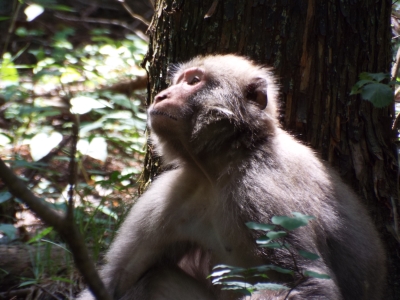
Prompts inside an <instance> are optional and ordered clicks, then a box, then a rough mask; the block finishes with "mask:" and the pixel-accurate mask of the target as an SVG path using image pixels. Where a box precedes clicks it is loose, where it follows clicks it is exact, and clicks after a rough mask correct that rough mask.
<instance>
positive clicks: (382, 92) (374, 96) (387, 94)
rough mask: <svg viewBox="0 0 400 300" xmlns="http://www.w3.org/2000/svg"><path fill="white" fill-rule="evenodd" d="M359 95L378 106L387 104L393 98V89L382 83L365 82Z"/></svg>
mask: <svg viewBox="0 0 400 300" xmlns="http://www.w3.org/2000/svg"><path fill="white" fill-rule="evenodd" d="M361 97H362V98H363V99H364V100H367V101H370V102H372V104H373V105H374V106H375V107H378V108H382V107H385V106H388V105H389V104H390V103H392V102H393V99H394V96H393V90H392V89H391V88H390V87H389V86H388V85H386V84H383V83H371V84H367V85H366V86H364V87H363V88H362V89H361Z"/></svg>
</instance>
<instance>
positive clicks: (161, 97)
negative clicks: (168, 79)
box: [154, 92, 168, 103]
mask: <svg viewBox="0 0 400 300" xmlns="http://www.w3.org/2000/svg"><path fill="white" fill-rule="evenodd" d="M167 98H168V93H166V92H161V93H158V94H157V95H156V97H155V98H154V103H157V102H161V101H163V100H165V99H167Z"/></svg>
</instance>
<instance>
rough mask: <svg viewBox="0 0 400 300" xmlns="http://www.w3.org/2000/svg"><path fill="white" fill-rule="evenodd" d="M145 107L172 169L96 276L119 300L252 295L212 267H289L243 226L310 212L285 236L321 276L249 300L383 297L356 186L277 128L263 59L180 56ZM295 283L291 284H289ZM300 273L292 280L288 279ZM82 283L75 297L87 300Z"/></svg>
mask: <svg viewBox="0 0 400 300" xmlns="http://www.w3.org/2000/svg"><path fill="white" fill-rule="evenodd" d="M171 78H172V81H171V86H170V87H169V88H167V89H166V90H164V91H162V92H160V93H159V94H158V95H157V96H156V97H155V99H154V103H153V104H152V105H151V106H150V108H149V111H148V116H149V127H150V129H151V139H152V143H153V145H154V146H155V147H156V150H157V151H158V153H159V154H160V155H161V156H162V158H163V163H164V164H165V165H168V166H170V167H169V168H168V169H169V171H166V172H164V173H163V174H162V175H160V176H158V178H156V180H155V181H154V182H153V183H152V184H151V186H150V188H149V189H148V190H147V191H146V192H145V193H144V194H143V196H142V197H141V198H140V199H139V200H138V202H137V203H136V204H135V205H134V206H133V208H132V210H131V212H130V213H129V215H128V217H127V218H126V220H125V222H124V223H123V225H122V227H121V229H120V231H119V233H118V235H117V237H116V239H115V241H114V242H113V244H112V245H111V248H110V250H109V252H108V254H107V256H106V264H105V266H104V267H103V268H102V270H101V277H102V279H103V280H104V282H105V284H106V287H107V288H108V290H109V291H110V293H111V295H112V297H113V298H114V299H140V300H146V299H148V300H155V299H162V300H166V299H171V300H191V299H208V300H209V299H220V300H223V299H229V300H230V299H249V297H247V298H246V296H243V295H241V294H237V293H234V292H232V291H225V290H221V288H220V287H218V286H213V285H212V284H211V281H210V279H207V276H208V275H209V274H210V273H211V269H212V267H213V266H215V265H218V264H226V265H232V266H237V267H244V268H247V267H254V266H260V265H263V264H274V265H278V266H281V267H284V268H287V269H294V263H293V257H291V255H290V254H289V253H288V252H287V251H284V250H283V249H276V250H271V249H269V250H266V248H260V247H258V246H257V244H256V242H255V240H256V238H257V237H259V236H260V235H261V233H260V232H257V231H254V230H250V229H248V228H247V227H246V225H245V223H246V222H249V221H252V222H258V223H271V217H273V216H291V213H292V212H300V213H302V214H305V215H311V216H314V217H315V219H314V220H312V221H310V223H309V225H308V226H305V227H301V228H298V229H296V230H294V231H292V232H290V233H289V236H288V237H287V240H288V242H289V243H290V245H292V246H293V247H295V248H297V249H302V250H305V251H308V252H312V253H315V254H317V255H319V257H320V259H317V260H309V259H305V258H302V257H300V256H299V257H295V260H296V265H297V268H299V269H300V270H311V271H314V272H318V273H322V274H327V275H329V276H330V278H331V279H318V278H313V277H304V278H293V277H291V279H290V280H288V278H287V277H284V276H282V275H280V274H274V273H273V272H271V273H268V276H269V278H268V279H267V280H268V281H270V282H276V283H281V284H286V285H287V286H288V287H289V288H290V289H291V290H289V292H288V290H281V291H270V290H264V291H260V292H258V293H255V294H253V295H252V297H251V299H282V300H283V299H330V300H339V299H346V300H355V299H357V300H363V299H368V300H378V299H382V297H383V289H384V282H385V275H386V268H385V265H386V261H385V254H384V251H383V247H382V245H381V242H380V239H379V236H378V234H377V231H376V230H375V228H374V226H373V224H372V222H371V219H370V218H369V217H368V214H367V212H366V210H365V209H364V208H363V207H362V206H361V205H360V203H359V200H358V199H357V196H356V195H355V193H354V192H353V191H352V190H351V189H350V188H349V187H348V186H347V185H346V184H344V183H343V182H342V181H341V179H340V178H339V176H338V175H337V174H336V172H335V171H333V170H332V169H331V168H329V167H328V166H327V165H326V164H325V163H323V162H322V161H321V160H320V159H319V158H317V156H316V155H315V154H314V153H313V151H312V150H310V149H309V148H307V147H306V146H304V145H302V144H301V143H299V142H297V141H296V140H295V139H293V138H292V137H291V136H290V135H289V134H287V133H286V132H284V131H283V130H281V129H280V128H279V125H278V120H277V108H276V107H277V98H278V91H277V87H276V85H275V82H274V78H273V75H272V74H271V73H270V71H269V70H268V69H267V68H264V67H262V66H258V65H256V64H254V63H253V62H251V61H249V60H248V59H245V58H242V57H239V56H235V55H216V56H206V57H197V58H194V59H193V60H191V61H189V62H186V63H183V64H180V65H178V66H177V67H176V68H175V69H174V72H173V76H172V77H171ZM296 281H297V282H296ZM294 282H296V284H294ZM92 297H93V296H91V294H90V292H89V291H85V292H84V293H83V294H82V295H81V296H80V299H91V298H92Z"/></svg>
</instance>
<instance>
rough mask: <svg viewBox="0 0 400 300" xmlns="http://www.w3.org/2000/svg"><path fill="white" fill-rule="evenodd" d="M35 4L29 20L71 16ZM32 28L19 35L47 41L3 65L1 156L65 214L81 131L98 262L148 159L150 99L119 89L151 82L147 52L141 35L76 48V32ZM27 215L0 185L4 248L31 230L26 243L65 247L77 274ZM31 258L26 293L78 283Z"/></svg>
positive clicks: (85, 210) (82, 194)
mask: <svg viewBox="0 0 400 300" xmlns="http://www.w3.org/2000/svg"><path fill="white" fill-rule="evenodd" d="M35 2H36V4H34V3H32V4H31V3H30V4H28V5H27V6H26V7H25V10H24V13H25V15H26V18H27V20H28V21H32V20H34V19H35V18H38V17H40V14H41V13H43V10H44V9H47V8H48V7H49V6H51V8H52V9H56V10H63V11H67V10H69V9H68V7H63V6H60V5H56V4H55V3H56V1H51V3H52V4H51V5H50V4H49V3H50V2H46V1H42V2H43V3H42V2H40V1H35ZM39 2H40V3H39ZM21 3H22V2H21ZM46 3H47V4H46ZM23 24H24V23H21V25H18V26H17V27H16V28H15V34H16V35H17V36H19V37H21V38H27V39H28V38H32V39H33V38H34V39H42V40H44V39H46V42H45V43H40V44H39V45H35V46H34V47H32V46H31V45H25V46H22V47H21V48H20V49H19V50H18V51H17V52H16V53H11V52H6V53H4V54H3V56H2V59H1V60H0V157H1V158H2V159H3V160H5V161H6V162H7V163H8V164H9V165H10V166H11V167H12V168H13V170H14V171H15V172H16V173H17V174H18V175H19V176H20V177H21V178H22V179H23V180H24V181H25V182H26V184H27V185H28V187H29V188H30V189H31V190H32V191H33V192H34V193H35V194H36V195H38V196H39V197H42V199H43V201H46V202H47V203H48V204H49V205H51V206H52V207H53V208H54V209H56V210H59V211H61V212H65V210H66V207H67V206H66V201H67V200H68V197H69V196H68V189H69V185H68V179H69V176H70V175H69V169H68V168H69V162H70V153H71V147H72V146H73V145H72V139H71V135H72V133H71V128H72V126H73V124H79V142H78V144H77V145H76V146H77V155H76V157H75V161H76V162H77V166H78V175H77V184H76V187H75V199H74V200H75V205H76V208H75V218H76V222H77V223H78V224H79V226H80V229H81V231H82V232H85V235H86V237H87V244H88V245H90V249H91V251H92V254H93V257H94V258H95V259H97V258H98V256H99V254H100V253H101V251H102V250H103V249H104V248H105V247H107V245H108V244H109V242H110V241H111V239H112V238H113V235H114V232H115V228H116V227H117V226H118V225H119V223H120V222H121V220H122V219H123V217H124V214H125V212H126V211H127V207H129V206H130V205H131V204H132V202H133V200H132V199H133V198H134V197H133V196H134V194H135V193H136V181H137V179H138V175H139V174H140V172H141V168H142V163H141V161H142V158H143V154H144V148H143V146H144V143H145V129H146V125H145V124H146V114H145V112H144V107H143V102H144V99H143V98H144V96H143V94H144V92H143V91H132V92H129V93H127V92H123V93H122V92H120V93H119V92H116V91H115V90H114V89H113V86H114V85H117V84H119V83H121V82H122V83H123V82H127V83H129V82H131V81H135V80H136V79H137V78H140V77H141V76H143V75H144V74H145V72H144V71H143V70H142V69H141V68H140V67H139V64H140V62H141V61H142V59H143V56H144V54H145V52H146V51H147V45H146V43H144V42H143V41H142V40H141V39H138V38H137V37H136V36H132V35H126V37H125V38H124V39H122V40H115V39H113V38H111V36H110V35H109V34H108V32H107V30H103V29H95V30H92V32H91V36H90V39H88V41H87V42H85V43H79V44H77V43H76V40H75V39H74V36H75V34H76V31H75V30H74V29H73V28H70V27H68V26H57V27H56V28H54V30H53V32H54V34H53V35H52V36H45V35H44V32H43V31H41V30H40V29H37V28H32V29H31V28H30V27H29V26H24V25H23ZM21 58H23V59H21ZM28 58H29V61H30V63H25V62H26V61H27V60H28ZM7 206H8V207H12V208H13V209H12V210H11V212H10V213H8V211H7V213H5V212H4V211H3V210H2V209H3V207H7ZM14 209H15V210H14ZM28 215H29V212H28V211H27V210H26V208H25V207H24V206H23V205H22V204H21V203H20V202H19V200H18V199H14V198H13V197H12V195H11V194H10V193H9V192H8V191H7V189H6V188H5V187H4V186H2V185H1V184H0V243H7V242H10V241H12V242H14V243H15V242H18V241H19V242H21V241H22V240H23V238H22V236H21V235H20V234H19V231H20V230H21V228H22V229H24V228H27V231H28V232H27V236H28V238H27V239H26V240H25V242H27V243H29V244H31V245H32V246H34V247H39V248H40V247H43V246H45V247H49V248H51V247H52V246H54V247H58V248H60V247H61V248H62V249H65V256H66V257H68V259H69V265H72V263H71V260H72V259H71V256H70V253H69V252H68V251H67V250H66V248H65V245H64V243H63V241H62V240H61V239H60V238H59V237H58V236H57V235H56V234H55V233H54V232H53V230H52V229H51V228H44V229H43V228H42V226H38V224H37V220H35V219H34V217H33V216H31V215H29V218H30V219H31V220H33V221H31V222H33V223H29V222H27V219H28V217H27V216H28ZM50 252H51V251H50V250H49V254H48V255H50ZM38 253H42V252H38ZM46 253H47V252H46ZM42 254H43V253H42ZM42 254H41V255H42ZM49 257H50V256H49ZM49 257H47V258H49ZM47 258H46V259H47ZM32 259H33V261H34V265H35V267H34V278H25V279H23V280H22V281H23V283H22V285H23V286H27V285H31V284H37V283H40V282H41V281H43V280H44V278H45V277H48V276H53V277H52V278H53V279H54V280H57V281H65V280H66V281H70V279H69V278H68V277H69V276H70V275H69V274H67V275H66V278H64V277H63V276H61V275H59V274H58V272H59V269H58V270H57V269H55V268H54V267H53V269H54V270H51V271H50V270H49V268H50V267H51V264H50V265H44V261H46V259H45V257H43V256H40V257H36V258H34V257H33V258H32ZM49 259H50V258H49ZM50 260H51V259H50ZM56 274H58V276H55V275H56ZM0 281H1V277H0ZM22 285H21V286H22Z"/></svg>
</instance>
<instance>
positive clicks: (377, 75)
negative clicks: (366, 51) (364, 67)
mask: <svg viewBox="0 0 400 300" xmlns="http://www.w3.org/2000/svg"><path fill="white" fill-rule="evenodd" d="M368 75H369V76H371V78H372V79H373V80H375V81H377V82H381V81H382V80H385V79H389V78H390V74H389V73H368Z"/></svg>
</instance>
